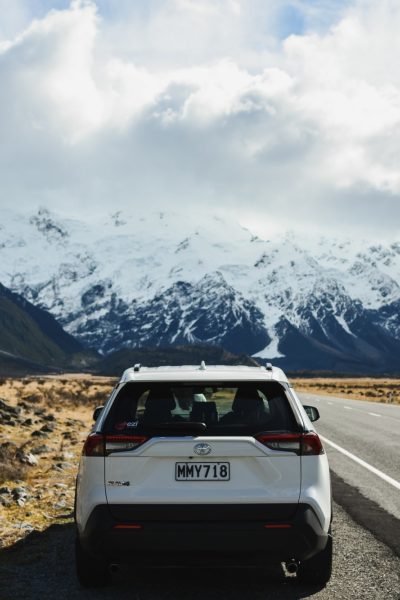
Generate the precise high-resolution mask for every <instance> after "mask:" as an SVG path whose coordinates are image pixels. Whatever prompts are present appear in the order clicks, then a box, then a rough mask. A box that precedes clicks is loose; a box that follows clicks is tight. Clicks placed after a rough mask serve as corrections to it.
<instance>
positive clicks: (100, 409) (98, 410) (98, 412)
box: [93, 406, 104, 421]
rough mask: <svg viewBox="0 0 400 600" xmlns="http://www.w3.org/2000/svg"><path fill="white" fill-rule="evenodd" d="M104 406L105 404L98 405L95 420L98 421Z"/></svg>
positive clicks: (94, 413) (95, 410) (94, 414)
mask: <svg viewBox="0 0 400 600" xmlns="http://www.w3.org/2000/svg"><path fill="white" fill-rule="evenodd" d="M103 408H104V406H96V408H95V409H94V411H93V421H97V419H98V418H99V415H100V413H101V411H102V410H103Z"/></svg>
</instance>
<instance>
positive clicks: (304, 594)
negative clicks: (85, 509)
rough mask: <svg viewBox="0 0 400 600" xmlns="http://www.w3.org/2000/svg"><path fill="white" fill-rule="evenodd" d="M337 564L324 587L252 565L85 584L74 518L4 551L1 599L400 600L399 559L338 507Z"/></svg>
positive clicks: (125, 576)
mask: <svg viewBox="0 0 400 600" xmlns="http://www.w3.org/2000/svg"><path fill="white" fill-rule="evenodd" d="M334 510H335V513H334V514H335V517H334V523H333V532H334V541H335V546H334V554H335V559H334V570H333V576H332V579H331V581H330V583H329V584H328V586H327V587H326V588H325V589H323V590H318V589H316V588H311V587H307V586H297V585H295V579H294V578H288V577H285V576H284V575H283V573H282V572H281V571H280V570H278V569H269V570H268V571H267V572H266V573H265V574H264V576H260V575H259V574H255V573H253V572H251V571H248V570H241V569H236V570H234V571H232V570H223V569H214V570H212V569H205V568H203V567H201V568H199V569H195V570H194V569H190V570H179V571H173V570H168V571H166V570H160V569H158V570H156V569H148V570H146V571H142V572H141V574H140V575H138V574H137V575H136V576H134V575H132V573H131V569H125V570H123V571H122V572H121V573H120V574H118V575H117V576H114V579H113V583H112V585H111V586H110V587H108V588H105V589H97V590H93V591H90V590H83V589H81V588H80V587H79V585H78V583H77V581H76V578H75V573H74V565H73V542H74V526H73V525H72V524H66V525H55V526H52V527H50V528H49V529H48V530H47V531H45V532H43V533H38V532H33V533H31V534H30V535H29V536H28V537H27V538H25V540H24V541H22V542H19V543H17V544H16V545H15V546H14V547H12V548H11V549H4V548H2V549H0V598H1V600H19V599H21V600H22V599H24V600H37V598H40V599H41V600H53V599H54V598H57V600H64V599H65V600H67V599H68V600H75V599H82V600H84V599H86V600H91V599H95V598H96V599H99V600H101V599H104V600H111V599H115V598H118V599H119V600H189V599H193V600H197V599H198V600H204V598H207V600H214V599H215V600H224V599H229V600H243V598H246V599H249V600H250V599H251V600H273V599H278V598H279V599H280V600H296V599H300V598H313V599H318V600H327V599H331V600H333V599H334V600H352V599H354V600H360V599H361V598H368V600H379V599H382V600H400V559H399V558H398V557H397V556H395V555H394V554H393V553H392V552H391V551H390V550H389V549H388V548H387V547H386V546H385V545H383V544H382V543H380V542H378V541H377V540H376V539H375V538H374V537H373V536H372V535H371V534H370V533H369V532H367V531H366V530H365V529H362V528H361V527H360V526H358V525H356V523H355V522H354V521H352V520H351V518H350V517H349V516H348V515H347V513H345V512H344V511H343V510H342V509H341V508H340V507H339V506H337V505H336V506H335V509H334Z"/></svg>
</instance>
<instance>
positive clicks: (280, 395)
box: [103, 381, 296, 435]
mask: <svg viewBox="0 0 400 600" xmlns="http://www.w3.org/2000/svg"><path fill="white" fill-rule="evenodd" d="M199 423H200V424H204V425H202V428H203V430H204V432H205V433H206V434H207V435H238V434H242V435H254V434H255V433H258V432H261V431H293V430H295V429H296V422H295V419H294V417H293V413H292V410H291V408H290V405H289V402H288V400H287V397H286V394H285V390H284V388H283V387H282V386H281V385H280V384H279V383H276V382H251V383H249V382H232V381H230V382H209V383H206V384H204V383H202V384H199V383H198V382H195V383H190V382H168V383H165V382H164V383H160V382H157V383H127V384H125V386H124V387H123V388H122V389H121V390H120V391H119V393H118V395H117V397H116V398H115V400H114V403H113V406H112V408H111V410H110V412H109V414H108V417H107V419H106V422H105V426H104V428H103V430H104V431H105V432H110V433H111V432H112V433H116V432H121V433H139V432H140V433H149V432H151V433H154V430H156V431H157V432H159V433H160V432H162V435H177V431H179V434H178V435H185V434H187V435H191V434H193V432H194V431H195V430H196V425H197V426H198V424H199ZM196 431H198V430H196Z"/></svg>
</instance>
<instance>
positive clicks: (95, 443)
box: [82, 433, 104, 456]
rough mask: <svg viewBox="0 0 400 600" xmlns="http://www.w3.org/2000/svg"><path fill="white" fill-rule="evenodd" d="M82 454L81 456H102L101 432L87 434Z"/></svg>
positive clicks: (102, 441) (102, 438)
mask: <svg viewBox="0 0 400 600" xmlns="http://www.w3.org/2000/svg"><path fill="white" fill-rule="evenodd" d="M82 454H83V456H104V436H103V435H102V434H101V433H91V434H90V435H88V437H87V438H86V442H85V444H84V446H83V450H82Z"/></svg>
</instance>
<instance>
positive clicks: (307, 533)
mask: <svg viewBox="0 0 400 600" xmlns="http://www.w3.org/2000/svg"><path fill="white" fill-rule="evenodd" d="M318 417H319V414H318V410H317V409H316V408H314V407H310V406H307V407H303V406H302V404H301V402H300V401H299V399H298V397H297V395H296V393H295V391H294V390H293V388H292V387H291V385H290V384H289V382H288V380H287V378H286V376H285V375H284V373H283V372H282V371H281V370H280V369H277V368H275V367H272V366H271V365H270V364H267V366H266V367H244V366H235V367H227V366H206V365H205V364H204V363H201V365H200V366H181V367H157V368H144V367H141V366H140V365H135V367H133V368H130V369H127V370H126V371H125V372H124V374H123V376H122V378H121V380H120V381H119V383H118V384H117V385H116V387H115V388H114V390H113V392H112V394H111V396H110V398H109V400H108V402H107V403H106V405H105V406H104V407H99V408H98V409H96V411H95V414H94V418H95V419H96V422H95V424H94V427H93V430H92V431H91V433H90V434H89V436H88V438H87V439H86V442H85V444H84V447H83V453H82V458H81V461H80V467H79V473H78V477H77V487H76V499H75V518H76V525H77V537H76V568H77V576H78V579H79V581H80V583H81V584H82V585H83V586H99V585H104V584H105V583H106V582H107V581H108V578H109V576H110V570H112V568H113V566H114V565H119V564H134V565H136V566H137V565H143V564H151V565H170V566H174V565H175V566H177V565H179V566H181V565H184V564H185V565H186V564H189V565H190V564H195V565H196V566H198V565H199V564H204V561H205V560H206V562H207V563H208V564H225V563H226V564H230V565H232V564H240V565H246V566H253V567H261V568H262V567H263V566H264V565H265V564H266V563H267V562H268V563H283V564H285V565H286V569H287V570H288V571H289V572H292V573H295V572H296V573H297V579H298V580H299V581H304V582H309V583H316V584H320V585H324V584H326V582H327V581H328V580H329V578H330V574H331V564H332V535H331V528H330V525H331V518H332V506H331V486H330V477H329V467H328V461H327V457H326V454H325V451H324V448H323V445H322V443H321V440H320V438H319V437H318V434H317V432H316V431H315V429H314V427H313V425H312V421H315V420H316V419H317V418H318Z"/></svg>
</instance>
